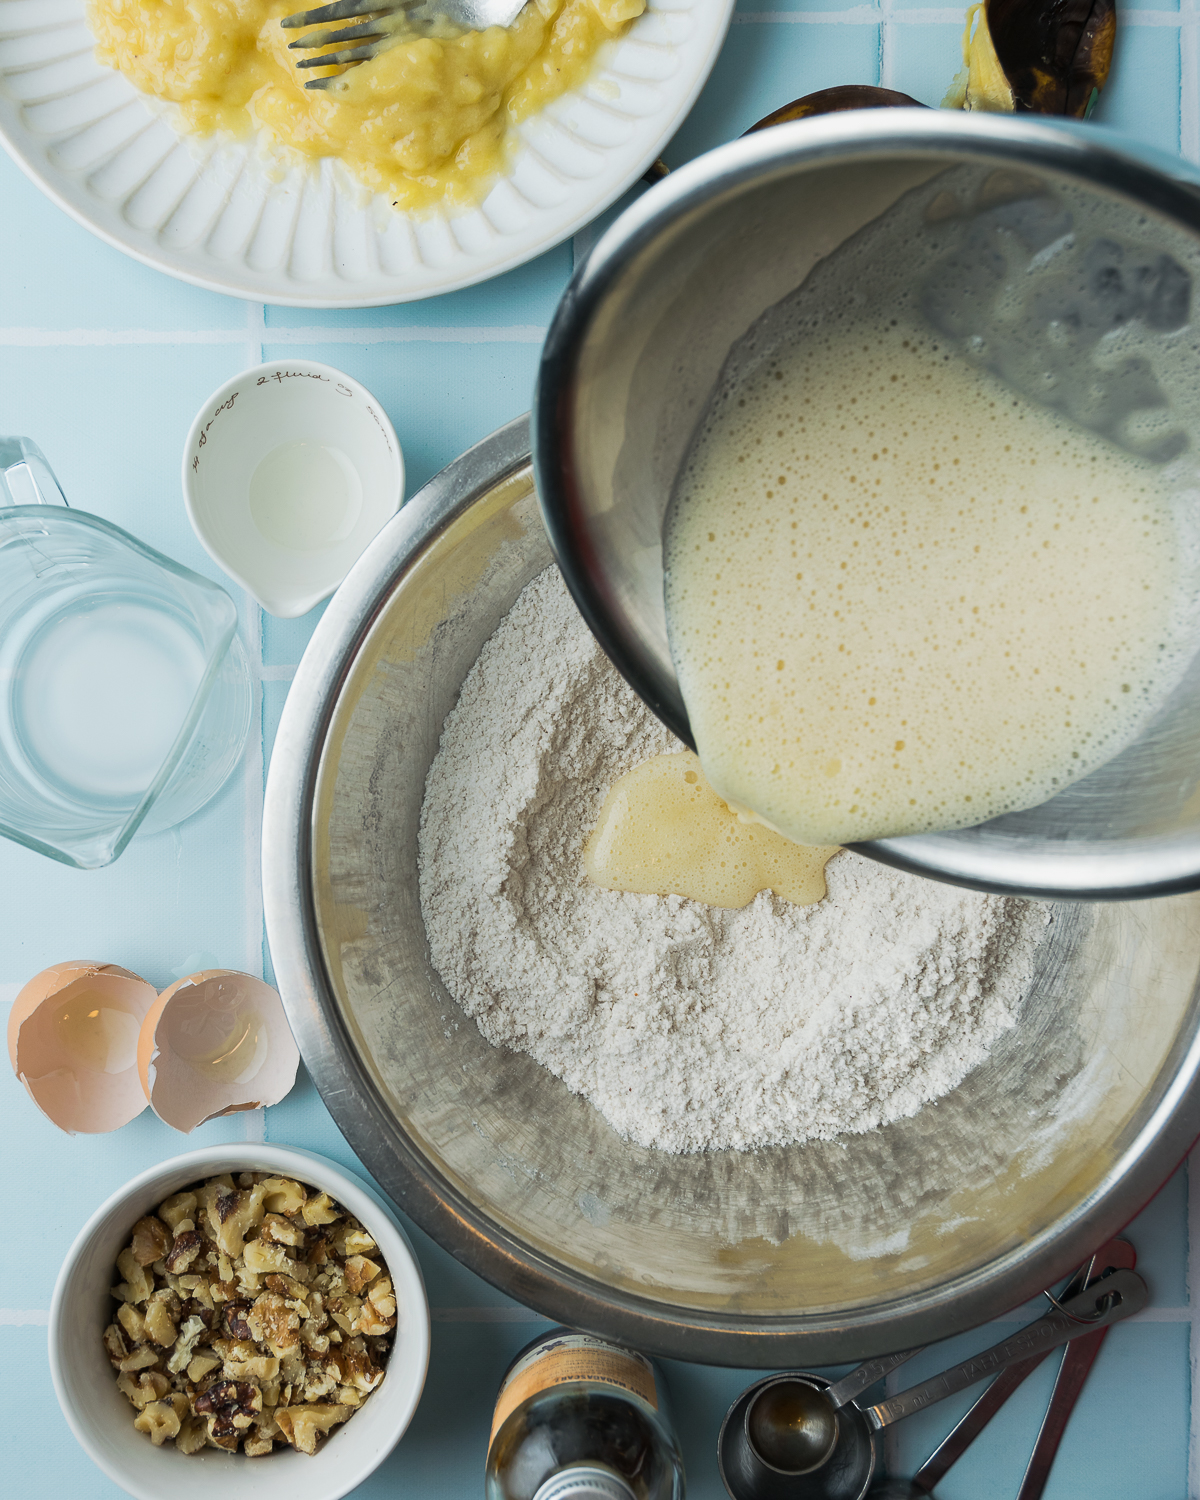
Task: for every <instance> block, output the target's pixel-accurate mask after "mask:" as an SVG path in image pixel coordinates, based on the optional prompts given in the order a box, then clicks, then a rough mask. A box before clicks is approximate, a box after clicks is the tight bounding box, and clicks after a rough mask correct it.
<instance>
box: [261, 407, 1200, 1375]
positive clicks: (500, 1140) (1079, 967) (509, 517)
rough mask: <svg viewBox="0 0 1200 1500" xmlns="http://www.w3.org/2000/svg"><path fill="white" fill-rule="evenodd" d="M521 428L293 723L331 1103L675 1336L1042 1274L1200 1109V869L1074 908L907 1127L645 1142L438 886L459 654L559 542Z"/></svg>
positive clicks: (388, 532)
mask: <svg viewBox="0 0 1200 1500" xmlns="http://www.w3.org/2000/svg"><path fill="white" fill-rule="evenodd" d="M527 452H528V449H527V436H526V429H525V427H524V424H513V425H512V426H510V427H509V428H507V429H503V430H502V431H501V432H500V433H499V434H497V435H496V436H495V437H493V438H492V439H489V440H488V442H487V443H484V444H482V445H480V448H479V449H477V450H473V452H472V453H471V454H468V455H466V456H465V458H464V459H462V460H459V461H458V464H456V465H452V466H451V468H450V469H449V470H447V471H445V472H444V473H443V475H441V476H439V477H438V479H436V480H435V481H433V483H432V484H431V485H430V486H428V487H427V489H426V491H424V492H422V494H421V495H419V496H417V497H416V498H415V499H413V500H412V501H410V502H409V504H408V505H407V506H405V507H404V509H403V511H402V512H401V513H400V515H398V516H397V517H395V518H394V520H393V521H392V522H391V523H389V526H388V527H387V528H385V531H384V532H383V533H381V535H380V536H379V538H377V540H376V542H375V543H374V544H373V547H372V549H371V551H370V552H369V553H368V554H367V556H366V557H365V558H364V560H363V562H362V563H360V565H359V567H358V568H357V569H356V571H355V572H354V573H353V574H352V575H351V578H350V580H349V582H348V584H347V585H345V586H344V587H343V590H342V591H341V592H340V593H339V595H338V596H336V597H335V600H334V601H333V603H332V604H331V606H330V610H329V611H328V612H327V614H326V616H325V618H324V619H323V620H322V622H321V625H320V626H319V627H318V631H317V634H316V636H315V637H314V642H313V646H312V647H311V648H310V652H309V654H308V655H307V656H306V658H305V662H304V663H303V664H302V667H301V670H300V672H299V674H298V676H297V679H296V683H295V685H294V688H293V692H292V696H291V698H290V699H289V702H288V707H287V710H286V713H285V717H284V721H283V724H282V726H281V729H280V735H279V739H278V741H277V747H276V752H275V759H274V762H273V765H272V772H271V785H270V786H269V788H268V797H267V802H268V806H267V828H266V835H265V850H266V852H265V865H264V884H265V889H266V899H267V918H268V930H269V933H270V940H271V947H272V952H273V955H274V958H275V965H276V971H277V974H278V976H279V979H280V983H281V988H282V990H283V994H284V998H285V1001H286V1003H287V1005H288V1008H289V1013H290V1016H291V1019H292V1022H293V1025H294V1026H295V1028H296V1030H297V1035H298V1037H299V1040H300V1043H301V1046H302V1048H303V1050H304V1053H305V1057H306V1060H307V1062H308V1064H309V1067H310V1069H311V1070H312V1072H313V1074H314V1077H315V1079H316V1082H317V1084H318V1087H319V1088H320V1089H321V1092H322V1094H323V1096H324V1098H325V1100H326V1103H327V1104H328V1105H329V1107H330V1109H331V1110H332V1112H333V1114H334V1116H335V1118H336V1119H337V1120H338V1123H339V1124H340V1125H341V1127H342V1129H343V1130H344V1131H345V1133H346V1135H347V1137H348V1138H349V1140H350V1142H351V1144H352V1145H353V1146H354V1147H355V1149H356V1150H357V1151H358V1152H359V1153H360V1154H361V1155H362V1157H363V1158H364V1160H365V1161H366V1163H367V1165H368V1166H369V1167H370V1169H371V1171H372V1172H374V1173H375V1175H376V1176H377V1178H378V1179H379V1180H380V1182H381V1183H382V1184H383V1185H384V1187H385V1188H386V1189H387V1190H388V1191H389V1192H390V1193H391V1194H392V1195H393V1197H394V1198H395V1199H396V1200H397V1201H398V1202H399V1203H400V1204H401V1206H402V1207H404V1208H405V1209H406V1210H407V1211H408V1212H409V1213H410V1214H411V1215H412V1216H413V1217H414V1218H415V1219H417V1221H418V1222H420V1223H421V1224H422V1225H423V1227H425V1228H426V1229H427V1230H428V1231H429V1232H430V1233H431V1234H433V1235H434V1237H435V1238H437V1239H438V1240H440V1241H441V1242H442V1243H443V1244H445V1245H447V1246H448V1247H449V1248H450V1249H451V1250H452V1251H453V1252H454V1253H455V1254H456V1255H457V1256H459V1258H460V1259H461V1260H463V1261H464V1262H465V1263H466V1264H468V1265H469V1266H471V1267H473V1268H474V1269H475V1270H477V1271H479V1272H480V1273H481V1274H483V1275H484V1276H486V1277H488V1278H489V1279H491V1280H492V1281H493V1282H495V1283H496V1284H497V1285H499V1286H501V1287H502V1288H504V1289H505V1290H506V1291H508V1292H509V1293H511V1294H512V1295H513V1296H515V1297H517V1298H518V1299H520V1300H521V1301H523V1302H526V1303H528V1304H531V1305H533V1306H534V1307H536V1308H538V1309H540V1310H542V1311H543V1312H545V1313H547V1314H548V1315H550V1316H553V1317H556V1318H559V1319H561V1320H563V1321H565V1322H570V1323H572V1324H574V1325H576V1326H580V1327H585V1328H591V1329H595V1330H597V1331H603V1332H607V1333H609V1334H611V1335H615V1336H617V1337H620V1338H623V1339H625V1340H627V1341H629V1342H631V1343H635V1344H638V1345H640V1346H641V1347H644V1348H648V1349H652V1350H656V1351H658V1352H661V1353H666V1354H672V1355H680V1356H687V1357H691V1358H695V1359H702V1360H709V1361H712V1362H717V1363H727V1364H743V1365H750V1366H757V1367H760V1368H762V1367H769V1366H772V1365H775V1366H779V1365H785V1364H794V1363H812V1362H817V1361H832V1360H838V1359H850V1358H854V1357H858V1356H860V1355H865V1354H868V1353H874V1352H879V1351H881V1350H884V1349H895V1348H903V1347H907V1346H908V1345H911V1344H915V1343H918V1342H924V1341H927V1340H929V1339H932V1338H936V1337H942V1336H945V1335H948V1334H950V1333H951V1332H954V1331H957V1330H960V1329H963V1328H966V1327H968V1326H971V1325H972V1324H974V1323H977V1322H980V1321H982V1320H983V1319H985V1318H987V1317H988V1316H990V1315H993V1314H995V1313H997V1312H999V1311H1001V1310H1002V1309H1004V1308H1006V1307H1010V1306H1012V1305H1014V1304H1016V1303H1017V1302H1019V1301H1021V1300H1023V1299H1024V1298H1025V1297H1027V1296H1031V1295H1033V1294H1035V1293H1036V1292H1037V1291H1038V1290H1039V1289H1040V1288H1041V1287H1042V1286H1043V1285H1046V1284H1049V1283H1050V1281H1051V1280H1052V1278H1054V1277H1056V1276H1058V1275H1059V1274H1060V1273H1062V1272H1065V1270H1067V1269H1069V1268H1070V1266H1071V1265H1073V1264H1074V1263H1075V1262H1077V1261H1078V1260H1079V1259H1080V1258H1081V1257H1082V1255H1083V1253H1084V1252H1085V1251H1086V1250H1088V1249H1090V1248H1092V1247H1093V1246H1094V1245H1095V1244H1097V1243H1100V1242H1101V1241H1102V1240H1104V1239H1105V1238H1107V1237H1108V1236H1109V1235H1110V1234H1111V1233H1112V1232H1114V1231H1115V1230H1116V1229H1117V1228H1118V1227H1119V1226H1120V1225H1122V1224H1123V1223H1125V1222H1126V1221H1127V1219H1128V1218H1129V1217H1130V1216H1131V1215H1132V1214H1133V1213H1134V1212H1135V1211H1136V1210H1137V1209H1138V1208H1139V1207H1140V1206H1141V1204H1142V1203H1143V1202H1144V1201H1145V1199H1146V1197H1147V1196H1148V1195H1149V1194H1150V1193H1151V1192H1152V1191H1153V1190H1154V1189H1155V1187H1156V1186H1157V1185H1158V1182H1159V1181H1161V1180H1162V1178H1163V1177H1165V1175H1166V1174H1167V1173H1168V1172H1169V1171H1170V1170H1171V1168H1172V1167H1173V1166H1174V1164H1175V1163H1176V1162H1177V1161H1178V1160H1179V1158H1180V1157H1181V1156H1182V1154H1183V1153H1184V1152H1185V1151H1186V1149H1187V1147H1188V1146H1189V1144H1190V1142H1191V1140H1192V1138H1193V1136H1194V1135H1195V1133H1196V1131H1197V1129H1198V1128H1200V1121H1198V1119H1197V1093H1198V1092H1200V1091H1198V1090H1197V1089H1196V1087H1195V1086H1194V1082H1193V1080H1194V1076H1195V1073H1196V1069H1197V1066H1198V1064H1200V1043H1198V1042H1197V1003H1196V986H1197V969H1198V966H1200V896H1196V895H1185V896H1175V897H1170V898H1164V899H1159V900H1154V901H1143V902H1138V903H1131V904H1116V903H1114V904H1105V905H1102V906H1095V905H1084V904H1068V905H1064V906H1061V907H1058V908H1056V910H1055V915H1054V920H1053V923H1052V925H1051V926H1050V927H1049V928H1048V929H1047V936H1046V938H1045V940H1044V943H1043V946H1042V948H1041V951H1040V955H1039V958H1038V962H1037V970H1036V975H1035V978H1034V980H1033V983H1032V988H1031V991H1030V993H1029V994H1028V996H1027V997H1026V999H1025V1000H1024V1003H1023V1007H1022V1010H1021V1015H1020V1020H1019V1022H1018V1024H1017V1025H1016V1027H1015V1028H1014V1029H1013V1030H1011V1031H1010V1032H1009V1033H1008V1034H1007V1035H1005V1036H1004V1037H1003V1038H1002V1039H1001V1040H1000V1042H999V1043H998V1044H997V1046H996V1047H995V1049H994V1050H993V1052H992V1055H991V1057H990V1058H989V1060H988V1061H987V1062H986V1063H984V1064H983V1065H982V1066H981V1067H979V1068H977V1069H976V1070H975V1071H974V1072H972V1073H971V1074H969V1075H968V1077H967V1078H966V1079H965V1080H964V1082H963V1083H962V1084H961V1085H960V1086H959V1087H958V1088H957V1089H955V1090H954V1091H953V1092H952V1093H951V1094H949V1095H948V1096H946V1097H945V1098H943V1099H941V1100H940V1101H938V1103H937V1104H936V1106H931V1107H927V1108H925V1109H923V1110H921V1112H920V1113H918V1114H917V1115H915V1116H914V1117H912V1118H911V1119H906V1120H900V1121H898V1122H897V1123H895V1124H893V1125H890V1126H888V1127H886V1128H885V1129H881V1130H876V1131H873V1132H870V1133H868V1134H863V1135H854V1136H846V1137H842V1138H840V1139H838V1140H835V1141H831V1142H827V1143H810V1144H807V1145H802V1146H786V1147H778V1148H774V1149H769V1150H761V1151H756V1152H753V1153H738V1152H735V1151H723V1152H715V1153H708V1154H703V1155H691V1156H671V1155H666V1154H663V1153H660V1152H656V1151H653V1150H647V1149H643V1148H641V1147H639V1146H634V1145H631V1144H630V1143H629V1142H628V1141H626V1140H623V1139H622V1138H621V1137H620V1136H618V1135H617V1134H616V1133H615V1132H614V1131H613V1130H611V1129H610V1128H609V1126H608V1125H607V1124H606V1123H605V1121H604V1119H603V1118H602V1117H601V1116H600V1115H599V1114H598V1113H597V1112H596V1111H595V1110H594V1109H592V1107H591V1106H590V1105H589V1104H587V1103H586V1102H585V1101H584V1100H583V1099H581V1098H578V1097H576V1096H575V1095H573V1094H571V1093H570V1092H569V1091H568V1090H567V1088H566V1087H565V1085H564V1084H562V1083H561V1082H560V1081H559V1080H558V1079H557V1078H555V1077H554V1076H553V1075H552V1074H550V1073H549V1072H547V1071H546V1070H545V1069H543V1068H541V1067H540V1066H538V1065H537V1064H536V1063H534V1062H533V1061H532V1060H531V1059H529V1058H528V1057H525V1056H523V1055H519V1054H515V1053H511V1052H507V1051H503V1050H498V1049H496V1048H494V1047H492V1046H490V1045H489V1044H488V1043H487V1042H485V1041H484V1040H483V1038H482V1037H481V1036H480V1034H479V1032H478V1031H477V1029H476V1027H475V1025H474V1023H473V1022H472V1021H471V1020H469V1019H468V1018H467V1017H466V1016H464V1015H463V1014H462V1013H461V1012H460V1011H459V1009H458V1007H457V1005H456V1004H455V1002H454V1000H453V999H452V998H451V997H450V995H449V994H448V993H447V992H446V989H445V988H444V986H443V984H442V982H441V980H440V979H439V977H438V975H437V973H436V972H435V971H434V969H433V968H432V966H431V964H430V960H429V951H428V945H427V942H426V938H425V932H424V928H423V925H422V919H421V909H420V904H419V900H418V893H417V831H418V825H419V819H420V811H421V801H422V794H423V789H424V785H425V777H426V773H427V771H428V769H429V765H430V762H431V761H432V759H433V756H434V754H435V752H436V749H437V744H438V736H439V734H440V731H441V726H442V722H443V719H444V717H445V715H446V712H447V710H448V709H449V708H450V707H451V706H452V704H453V703H454V701H455V698H456V695H457V693H458V690H459V686H460V684H461V683H462V680H463V678H464V677H465V675H466V673H467V671H468V670H469V669H470V667H471V665H472V663H473V662H474V661H475V658H476V657H477V655H478V654H479V650H480V648H481V646H482V645H483V643H484V641H485V640H486V639H487V637H488V636H489V635H490V634H491V632H492V631H493V630H494V629H495V628H496V626H497V624H498V623H499V622H500V620H501V619H502V618H503V616H504V614H505V613H506V611H507V610H508V609H509V607H510V606H511V605H512V604H513V602H514V600H515V599H516V597H517V595H518V594H519V592H520V590H521V589H522V588H523V587H524V586H525V584H526V583H528V582H529V580H530V579H531V578H533V577H534V576H535V575H536V574H537V573H538V572H539V571H540V570H541V569H542V568H544V567H546V566H547V565H548V564H549V563H550V561H551V556H550V549H549V546H548V544H547V541H546V538H545V534H544V532H543V528H542V524H541V521H540V520H539V516H538V509H537V504H536V501H535V496H534V491H533V483H532V477H531V471H530V468H529V464H528V461H527V457H526V455H527Z"/></svg>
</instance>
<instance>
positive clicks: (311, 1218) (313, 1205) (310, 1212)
mask: <svg viewBox="0 0 1200 1500" xmlns="http://www.w3.org/2000/svg"><path fill="white" fill-rule="evenodd" d="M300 1215H301V1217H302V1218H303V1220H304V1222H305V1223H306V1224H307V1225H309V1227H310V1228H311V1227H312V1226H313V1225H314V1224H332V1223H333V1222H334V1221H335V1220H336V1219H340V1218H341V1217H342V1211H341V1209H340V1208H339V1207H338V1206H337V1204H336V1203H335V1202H334V1201H333V1199H332V1198H331V1197H330V1196H329V1194H328V1193H318V1194H317V1196H316V1197H315V1198H310V1199H309V1200H308V1202H307V1203H306V1204H305V1205H304V1207H303V1208H302V1209H301V1210H300Z"/></svg>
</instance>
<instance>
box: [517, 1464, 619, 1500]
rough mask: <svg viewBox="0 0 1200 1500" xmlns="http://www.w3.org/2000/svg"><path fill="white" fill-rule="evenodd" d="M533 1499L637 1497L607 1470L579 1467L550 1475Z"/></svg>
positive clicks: (590, 1499)
mask: <svg viewBox="0 0 1200 1500" xmlns="http://www.w3.org/2000/svg"><path fill="white" fill-rule="evenodd" d="M533 1500H637V1496H636V1495H635V1494H634V1492H633V1491H632V1490H631V1489H630V1488H629V1486H628V1485H627V1484H626V1483H625V1481H624V1480H623V1479H622V1478H620V1476H619V1475H617V1474H614V1473H613V1472H612V1470H611V1469H598V1468H592V1467H590V1466H588V1467H586V1468H585V1467H582V1466H581V1467H579V1468H573V1469H560V1470H559V1472H558V1473H557V1474H551V1476H550V1478H549V1479H547V1480H546V1482H545V1484H543V1485H541V1486H539V1488H538V1490H537V1493H536V1494H535V1495H534V1497H533Z"/></svg>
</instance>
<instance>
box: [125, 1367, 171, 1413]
mask: <svg viewBox="0 0 1200 1500" xmlns="http://www.w3.org/2000/svg"><path fill="white" fill-rule="evenodd" d="M117 1389H118V1390H119V1391H120V1392H121V1394H122V1395H123V1396H125V1397H127V1398H128V1400H130V1401H131V1402H132V1403H133V1405H134V1406H136V1407H137V1409H138V1411H141V1410H142V1409H143V1408H144V1407H146V1406H149V1404H150V1402H151V1401H161V1400H162V1398H163V1397H164V1396H165V1395H166V1394H167V1392H168V1391H169V1390H170V1389H171V1382H170V1381H169V1380H168V1379H167V1377H166V1376H165V1375H161V1374H160V1373H159V1372H158V1371H157V1370H143V1371H142V1373H141V1374H140V1375H139V1376H138V1378H137V1379H136V1380H134V1378H133V1377H132V1375H121V1376H119V1377H118V1379H117Z"/></svg>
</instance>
